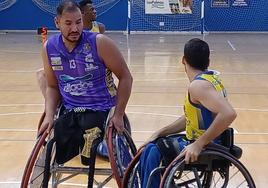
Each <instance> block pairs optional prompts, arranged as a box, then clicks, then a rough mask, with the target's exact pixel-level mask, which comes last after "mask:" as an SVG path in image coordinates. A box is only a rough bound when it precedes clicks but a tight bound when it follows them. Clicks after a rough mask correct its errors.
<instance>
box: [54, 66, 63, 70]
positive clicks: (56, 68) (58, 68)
mask: <svg viewBox="0 0 268 188" xmlns="http://www.w3.org/2000/svg"><path fill="white" fill-rule="evenodd" d="M52 70H54V71H62V70H63V66H52Z"/></svg>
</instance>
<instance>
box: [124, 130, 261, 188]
mask: <svg viewBox="0 0 268 188" xmlns="http://www.w3.org/2000/svg"><path fill="white" fill-rule="evenodd" d="M176 136H182V137H185V135H183V134H180V135H176ZM220 140H221V145H219V144H215V143H211V144H208V145H207V146H206V147H205V148H204V149H203V151H202V152H201V153H200V155H199V157H198V160H197V161H196V162H193V163H189V164H186V163H185V161H184V157H179V156H178V155H177V157H175V159H174V158H173V159H171V160H170V162H169V163H168V164H167V163H166V162H165V161H162V165H160V166H159V167H158V168H156V169H154V170H153V171H152V172H151V173H150V176H149V179H148V182H147V186H146V187H147V188H152V186H151V183H152V177H153V176H154V175H155V174H156V173H158V174H159V173H160V174H161V183H160V185H159V187H160V188H179V187H185V188H188V187H198V188H210V187H217V188H218V187H222V188H225V187H231V188H234V187H250V188H255V187H256V186H255V183H254V181H253V179H252V177H251V175H250V173H249V172H248V170H247V169H246V168H245V166H244V165H243V164H242V163H241V162H240V161H239V160H238V159H239V158H240V157H241V156H242V149H241V148H239V147H238V146H235V145H234V144H233V140H234V139H233V129H232V128H229V129H227V130H226V131H225V132H224V133H223V134H222V135H221V136H220ZM143 149H144V148H140V149H139V151H138V152H137V154H136V156H135V157H134V159H133V160H132V162H131V163H130V164H129V166H128V168H127V170H126V173H125V176H124V179H123V184H122V188H139V187H141V178H140V171H139V159H140V156H141V153H142V151H143ZM163 157H164V158H165V156H163ZM167 157H169V156H167ZM165 163H166V164H167V165H163V164H165ZM154 188H155V187H154Z"/></svg>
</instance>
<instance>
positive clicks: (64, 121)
mask: <svg viewBox="0 0 268 188" xmlns="http://www.w3.org/2000/svg"><path fill="white" fill-rule="evenodd" d="M108 113H109V111H92V110H86V111H85V112H74V111H73V110H72V111H69V112H67V113H64V114H63V115H61V116H60V117H59V118H58V119H57V120H56V121H55V124H54V136H55V139H56V162H57V163H58V164H63V163H65V162H67V161H69V160H70V159H72V158H73V157H75V156H77V155H78V154H80V153H81V160H82V164H84V165H88V164H89V158H90V154H91V153H92V152H96V148H97V146H98V144H99V143H100V142H101V141H102V140H103V136H104V131H105V130H104V129H105V127H104V126H105V122H106V119H107V116H108Z"/></svg>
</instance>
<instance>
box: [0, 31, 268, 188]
mask: <svg viewBox="0 0 268 188" xmlns="http://www.w3.org/2000/svg"><path fill="white" fill-rule="evenodd" d="M107 35H108V36H110V37H111V38H112V39H114V40H115V41H116V43H117V45H118V47H119V48H120V50H121V52H122V53H123V55H124V57H125V60H126V62H127V64H128V66H129V68H130V70H131V73H132V75H133V77H134V84H133V90H132V94H131V98H130V100H129V103H128V107H127V114H128V116H129V119H130V122H131V125H132V130H133V138H134V140H135V143H136V145H137V146H139V145H141V144H142V143H143V142H144V141H145V140H146V139H147V138H148V137H149V136H150V135H151V134H152V132H153V131H155V130H156V129H159V128H161V127H164V126H165V125H167V124H169V123H171V122H173V121H174V120H175V119H176V118H177V117H178V116H179V115H181V114H182V113H183V111H182V104H183V99H184V95H185V92H186V87H187V84H188V80H187V77H186V75H185V73H184V68H183V66H182V65H181V63H180V59H181V57H182V54H183V46H184V44H185V42H186V41H187V40H189V39H191V38H193V37H198V38H203V39H204V40H206V41H207V42H208V43H209V45H210V48H211V69H215V70H218V71H220V72H221V77H222V79H223V81H224V83H225V86H226V88H227V91H228V94H229V100H230V102H231V104H232V105H233V106H234V108H235V109H236V111H237V113H238V117H237V119H236V120H235V122H234V123H233V125H232V126H233V127H234V128H235V130H236V131H237V134H236V137H235V142H236V144H237V145H238V146H240V147H241V148H243V156H242V158H241V161H242V162H243V163H244V164H245V166H246V167H247V168H248V170H249V171H250V172H251V174H252V176H253V178H254V180H255V182H256V185H257V187H259V188H261V187H263V188H264V187H267V185H268V180H267V174H266V173H267V172H268V163H267V159H268V126H267V119H268V63H267V59H268V35H267V34H208V35H205V36H204V37H203V36H201V35H199V34H196V35H190V34H187V35H183V34H177V35H175V34H174V35H164V34H151V35H143V34H138V35H130V36H126V35H123V34H120V33H108V34H107ZM40 48H41V43H40V41H39V40H38V37H37V36H36V35H35V34H32V33H8V34H5V33H3V34H0V151H1V152H0V187H1V188H2V187H3V188H6V187H10V188H15V187H19V185H20V181H21V176H22V173H23V170H24V166H25V163H26V160H27V158H28V156H29V154H30V151H31V149H32V147H33V145H34V142H35V137H36V128H37V122H38V120H39V118H40V116H41V113H42V112H43V109H44V105H43V103H44V100H43V98H42V95H41V92H40V90H39V88H38V85H37V81H36V76H35V71H36V70H37V69H39V68H40V67H41V66H42V62H41V57H40ZM71 183H73V184H70V185H71V187H74V184H76V185H77V187H79V186H78V184H81V183H83V184H85V182H80V181H76V182H74V181H73V182H72V181H71ZM66 187H70V186H66ZM107 187H116V186H115V184H114V182H113V183H110V184H109V185H107Z"/></svg>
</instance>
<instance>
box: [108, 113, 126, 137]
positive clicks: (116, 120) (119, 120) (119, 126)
mask: <svg viewBox="0 0 268 188" xmlns="http://www.w3.org/2000/svg"><path fill="white" fill-rule="evenodd" d="M112 126H114V127H115V129H116V130H117V132H118V133H119V134H123V131H124V120H123V117H119V116H116V115H113V116H112V117H111V119H110V120H109V127H112Z"/></svg>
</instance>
